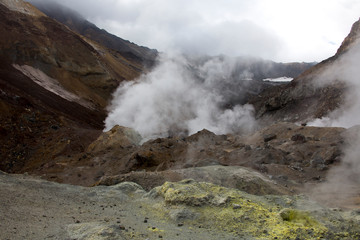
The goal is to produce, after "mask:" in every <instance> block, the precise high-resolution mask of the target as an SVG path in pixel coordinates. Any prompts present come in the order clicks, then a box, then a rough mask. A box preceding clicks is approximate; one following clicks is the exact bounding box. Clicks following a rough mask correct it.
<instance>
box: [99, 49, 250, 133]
mask: <svg viewBox="0 0 360 240" xmlns="http://www.w3.org/2000/svg"><path fill="white" fill-rule="evenodd" d="M233 66H234V64H233V63H232V62H229V61H219V60H216V59H215V60H214V59H211V60H209V61H205V62H203V63H202V64H201V65H197V66H195V65H194V64H191V63H190V61H189V60H188V59H186V58H185V57H184V56H181V55H178V54H171V55H165V54H164V55H162V56H161V57H160V61H159V64H158V66H157V67H155V69H153V71H151V72H150V73H147V74H144V75H142V76H141V77H140V78H139V79H138V80H137V81H135V82H126V83H124V84H122V85H121V86H120V87H119V88H118V89H117V91H116V92H115V94H114V100H113V102H112V104H111V106H110V109H109V110H110V113H109V115H108V117H107V119H106V121H105V124H106V129H109V128H111V127H112V126H114V125H115V124H119V125H123V126H127V127H132V128H134V129H135V130H137V131H138V132H139V133H140V134H141V135H142V136H143V137H144V138H146V139H149V138H154V137H165V136H169V135H174V134H176V135H179V134H184V135H188V134H192V133H195V132H197V131H199V130H202V129H204V128H206V129H208V130H210V131H212V132H214V133H217V134H224V133H229V132H246V131H249V130H251V129H253V128H254V126H255V119H254V117H253V107H252V106H250V105H235V106H233V107H231V108H227V109H225V108H224V105H226V101H227V100H228V99H227V95H229V94H230V92H231V89H229V87H224V88H220V87H219V86H220V85H224V86H228V85H229V84H230V82H229V81H230V80H229V79H231V78H230V75H231V74H232V68H233ZM240 74H242V73H240ZM226 81H228V84H226ZM232 94H233V95H234V94H236V92H235V93H234V92H233V93H232Z"/></svg>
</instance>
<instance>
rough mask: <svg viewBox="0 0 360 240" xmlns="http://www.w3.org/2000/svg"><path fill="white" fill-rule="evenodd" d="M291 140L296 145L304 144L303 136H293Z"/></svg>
mask: <svg viewBox="0 0 360 240" xmlns="http://www.w3.org/2000/svg"><path fill="white" fill-rule="evenodd" d="M291 140H292V141H294V142H296V143H304V142H306V138H305V136H304V135H302V134H299V133H297V134H295V135H293V136H292V137H291Z"/></svg>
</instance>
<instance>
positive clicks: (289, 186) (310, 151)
mask: <svg viewBox="0 0 360 240" xmlns="http://www.w3.org/2000/svg"><path fill="white" fill-rule="evenodd" d="M346 132H347V131H346V129H344V128H320V127H308V126H299V125H295V124H293V123H278V124H274V125H271V126H269V127H267V128H264V129H262V130H259V131H257V132H255V133H254V134H252V135H249V136H242V135H231V134H229V135H216V134H214V133H212V132H210V131H207V130H202V131H199V132H198V133H196V134H194V135H191V136H189V137H186V138H178V137H169V138H158V139H155V140H149V141H148V142H146V143H143V144H142V145H137V143H138V141H139V140H140V137H139V135H137V134H136V132H134V131H133V130H131V129H128V128H123V127H119V126H116V127H114V129H112V130H110V131H108V132H105V133H103V134H102V135H101V136H100V137H99V138H98V139H97V140H96V141H95V142H93V143H91V144H90V145H89V147H88V148H87V150H86V151H85V152H84V153H79V154H76V155H73V156H70V157H66V158H64V157H58V158H55V159H54V160H53V161H52V163H53V164H52V165H46V166H41V167H38V168H36V169H33V172H35V173H36V174H39V175H43V176H44V177H46V178H47V179H52V180H56V181H59V182H67V183H72V184H81V185H87V186H89V185H93V184H104V185H111V184H116V183H119V182H123V181H133V182H136V183H138V184H140V185H142V186H143V187H144V188H145V189H150V188H153V187H155V186H159V185H161V184H163V183H164V182H165V181H179V180H182V179H186V178H193V179H195V180H198V181H209V182H212V183H214V184H219V185H222V186H226V187H234V188H237V189H241V190H243V191H246V192H250V193H253V194H270V193H276V194H279V193H288V194H290V193H294V192H297V191H302V186H303V184H304V183H319V182H321V181H323V180H324V179H325V177H326V173H327V171H328V170H329V169H330V168H332V167H333V166H336V165H337V164H339V162H340V161H341V158H342V149H343V147H344V145H345V144H346V142H345V140H346V138H347V135H346V134H345V133H346ZM243 167H246V168H248V169H245V168H243ZM250 169H252V170H250ZM254 171H258V172H261V173H262V174H263V175H259V174H257V173H255V172H254ZM276 184H278V185H276Z"/></svg>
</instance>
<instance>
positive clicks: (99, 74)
mask: <svg viewBox="0 0 360 240" xmlns="http://www.w3.org/2000/svg"><path fill="white" fill-rule="evenodd" d="M0 12H1V14H0V15H1V16H0V26H1V27H0V29H1V30H0V31H2V34H1V35H2V37H1V39H0V62H1V64H0V85H1V92H0V103H1V104H0V110H1V115H0V121H1V123H0V130H1V131H0V132H1V138H0V145H1V151H0V156H1V159H2V160H1V162H0V169H2V170H5V171H8V172H22V168H23V167H24V166H25V165H27V164H30V165H31V164H35V165H36V164H37V163H38V162H39V161H42V163H46V162H47V161H48V160H49V159H52V158H54V157H55V156H57V155H66V156H67V155H69V154H71V153H72V152H79V151H82V150H83V149H84V148H85V147H86V146H87V144H89V143H90V142H91V141H93V140H94V139H96V138H97V136H98V135H99V134H100V133H101V129H102V128H103V120H104V119H105V116H106V111H105V107H106V106H107V104H108V101H109V99H110V98H111V93H112V92H113V91H114V90H115V89H116V87H117V86H118V84H119V83H120V82H121V81H123V80H130V79H134V78H135V77H137V76H139V74H140V73H141V72H142V71H143V65H141V64H139V63H138V62H134V61H131V60H128V59H126V58H125V57H123V56H122V55H121V54H120V53H118V52H115V51H113V50H110V49H108V48H106V47H103V46H101V45H99V44H97V43H95V42H93V41H92V40H89V39H86V38H85V37H83V36H80V35H78V34H76V33H74V32H73V31H71V30H70V29H69V28H67V27H66V26H64V25H62V24H60V23H59V22H57V21H55V20H53V19H51V18H49V17H47V16H46V15H45V14H43V13H42V12H40V11H39V10H38V9H36V8H35V7H33V6H32V5H31V4H29V3H25V2H23V1H8V0H2V1H0ZM70 142H71V143H72V144H74V145H76V146H75V147H74V146H72V148H69V147H68V143H70Z"/></svg>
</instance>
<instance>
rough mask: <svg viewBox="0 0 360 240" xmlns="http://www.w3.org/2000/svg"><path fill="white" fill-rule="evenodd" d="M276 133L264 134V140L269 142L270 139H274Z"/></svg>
mask: <svg viewBox="0 0 360 240" xmlns="http://www.w3.org/2000/svg"><path fill="white" fill-rule="evenodd" d="M276 137H277V136H276V135H275V134H273V133H272V134H266V135H265V136H264V142H269V141H271V140H274V139H276Z"/></svg>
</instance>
